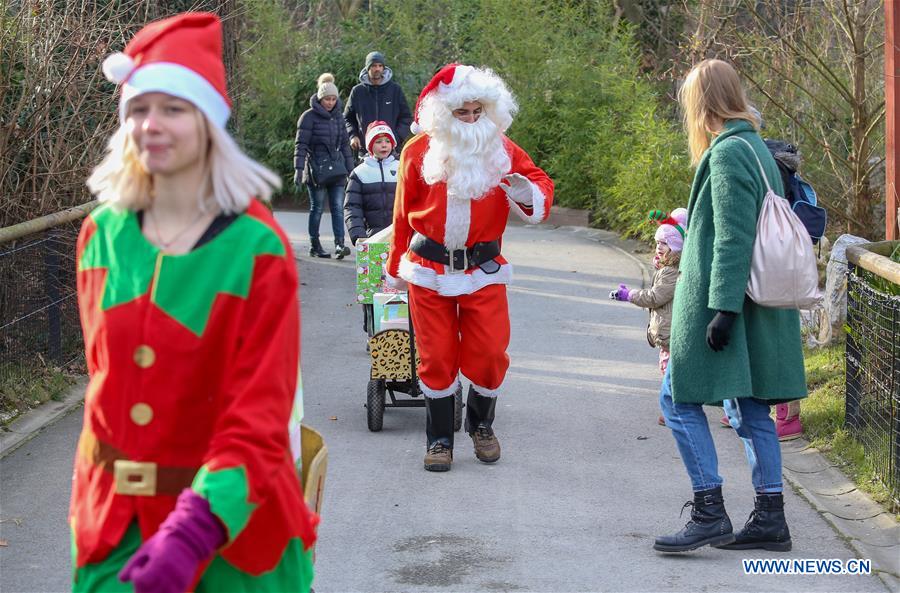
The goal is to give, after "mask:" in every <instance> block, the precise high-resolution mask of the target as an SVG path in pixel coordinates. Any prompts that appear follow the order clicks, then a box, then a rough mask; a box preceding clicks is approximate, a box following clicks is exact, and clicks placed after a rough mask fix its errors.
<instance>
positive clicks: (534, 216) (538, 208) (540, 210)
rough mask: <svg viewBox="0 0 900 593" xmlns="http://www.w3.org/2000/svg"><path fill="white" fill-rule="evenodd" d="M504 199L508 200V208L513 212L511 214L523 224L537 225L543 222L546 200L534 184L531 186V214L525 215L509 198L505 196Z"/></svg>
mask: <svg viewBox="0 0 900 593" xmlns="http://www.w3.org/2000/svg"><path fill="white" fill-rule="evenodd" d="M506 199H507V200H509V207H510V208H511V209H512V210H513V212H515V213H516V216H518V217H519V218H521V219H522V220H524V221H525V222H527V223H530V224H538V223H539V222H541V221H542V220H544V213H545V211H546V210H545V205H546V198H544V194H543V193H542V192H541V190H540V188H538V186H537V185H535V184H534V183H532V184H531V214H527V213H526V212H525V211H524V210H523V209H522V206H520V205H519V204H518V203H517V202H515V201H514V200H513V199H512V198H510V197H509V196H507V197H506Z"/></svg>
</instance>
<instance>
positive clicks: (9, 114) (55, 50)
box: [0, 0, 243, 227]
mask: <svg viewBox="0 0 900 593" xmlns="http://www.w3.org/2000/svg"><path fill="white" fill-rule="evenodd" d="M242 4H243V0H169V1H159V2H149V1H147V0H116V1H113V0H68V1H63V0H22V1H19V2H12V1H9V0H0V227H4V226H8V225H10V224H14V223H16V222H21V221H24V220H28V219H31V218H35V217H37V216H41V215H43V214H48V213H51V212H55V211H58V210H60V209H62V208H65V207H69V206H74V205H76V204H81V203H83V202H86V201H87V200H88V199H89V196H88V195H87V190H86V188H85V186H84V180H85V179H86V178H87V176H88V174H89V171H90V169H91V167H93V166H94V165H95V164H96V163H97V162H98V160H99V158H100V156H101V154H102V151H103V148H104V143H105V141H106V139H107V138H108V137H109V135H110V133H111V132H112V131H113V129H114V128H115V126H116V125H117V116H116V109H115V101H116V96H115V93H116V90H115V87H114V86H113V85H112V84H110V83H108V82H107V81H106V80H105V79H104V78H103V75H102V73H101V64H102V62H103V59H104V58H105V57H106V56H107V55H108V54H109V53H111V52H113V51H119V50H121V49H122V48H123V47H124V45H125V43H126V41H127V40H128V39H130V37H131V36H132V35H133V34H134V33H135V32H136V31H137V30H138V29H139V28H140V27H141V26H143V25H144V24H145V23H147V22H148V21H151V20H153V19H156V18H160V17H163V16H167V15H171V14H174V13H177V12H181V11H184V10H197V9H200V10H214V11H216V12H218V13H219V14H220V15H221V16H222V17H223V22H224V29H225V31H224V32H225V49H226V51H225V61H226V66H227V69H228V71H229V73H233V72H236V71H238V68H237V67H236V62H237V59H238V52H237V41H238V36H239V32H240V21H241V16H242V12H241V11H242ZM231 82H232V84H234V81H233V80H232V81H231Z"/></svg>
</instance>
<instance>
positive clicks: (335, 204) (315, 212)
mask: <svg viewBox="0 0 900 593" xmlns="http://www.w3.org/2000/svg"><path fill="white" fill-rule="evenodd" d="M306 190H307V191H308V192H309V238H310V239H318V238H319V223H321V222H322V213H323V212H324V211H325V199H326V198H327V199H328V208H329V209H330V210H331V231H332V233H334V242H335V243H339V244H341V245H343V244H344V184H343V183H334V184H332V185H313V184H311V183H308V184H306Z"/></svg>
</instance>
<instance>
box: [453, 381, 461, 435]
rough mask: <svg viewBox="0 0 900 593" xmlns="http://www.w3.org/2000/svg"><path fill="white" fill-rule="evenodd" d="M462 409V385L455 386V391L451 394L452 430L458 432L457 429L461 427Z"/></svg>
mask: <svg viewBox="0 0 900 593" xmlns="http://www.w3.org/2000/svg"><path fill="white" fill-rule="evenodd" d="M462 409H463V401H462V385H460V386H459V387H457V388H456V392H455V393H454V394H453V431H454V432H459V429H460V428H462V424H463V417H462Z"/></svg>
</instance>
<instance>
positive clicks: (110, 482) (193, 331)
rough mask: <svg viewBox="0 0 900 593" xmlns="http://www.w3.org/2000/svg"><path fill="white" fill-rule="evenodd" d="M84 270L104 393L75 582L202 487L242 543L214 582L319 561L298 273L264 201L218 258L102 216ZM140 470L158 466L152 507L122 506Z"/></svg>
mask: <svg viewBox="0 0 900 593" xmlns="http://www.w3.org/2000/svg"><path fill="white" fill-rule="evenodd" d="M77 266H78V275H77V278H78V302H79V308H80V313H81V323H82V329H83V331H84V342H85V353H86V358H87V366H88V372H89V374H90V383H89V385H88V389H87V395H86V398H85V413H84V428H83V432H82V435H81V439H80V441H79V446H78V453H77V455H76V459H75V473H74V478H73V488H72V502H71V510H70V522H71V527H72V532H73V538H74V544H75V552H76V553H75V568H76V571H77V569H78V568H80V567H84V566H85V565H87V564H90V563H97V562H100V561H103V560H104V559H105V558H107V557H108V556H109V555H110V554H111V552H113V550H114V549H116V547H117V546H118V545H119V544H120V542H121V541H122V540H123V537H124V536H125V534H126V531H128V530H129V527H130V526H131V525H133V524H135V523H136V524H137V526H138V527H139V529H140V534H141V537H142V539H144V540H146V539H147V538H148V537H150V536H151V535H152V534H153V533H154V532H155V531H156V530H157V528H158V526H159V524H160V523H161V522H162V521H163V520H164V519H165V518H166V516H167V515H168V514H169V512H170V511H171V510H172V509H173V508H174V505H175V499H176V497H177V495H178V493H179V491H180V489H181V488H183V487H188V486H189V487H191V488H193V489H194V490H195V491H196V492H198V493H199V494H200V495H202V496H204V497H205V498H206V499H208V500H209V503H210V508H211V509H212V512H213V513H214V514H215V515H216V516H217V517H218V518H219V519H220V520H221V521H222V524H223V525H224V526H225V528H226V530H227V532H228V539H227V542H226V544H225V545H224V546H223V547H222V548H221V549H220V550H219V551H218V554H217V556H216V558H215V559H214V561H213V567H215V566H216V565H217V564H221V562H222V561H224V562H226V563H227V564H228V565H230V567H233V568H234V569H237V570H238V571H240V572H242V573H246V574H249V575H262V574H263V573H267V572H270V571H272V570H273V569H274V568H275V567H276V566H279V564H280V563H281V562H282V559H283V558H284V557H285V555H286V552H287V551H288V550H289V549H290V550H293V551H296V550H298V549H301V550H302V549H309V548H310V546H312V544H313V543H314V541H315V537H316V535H315V526H316V524H317V522H318V517H316V516H315V514H313V513H311V512H310V511H309V510H307V508H306V505H305V504H304V502H303V495H302V493H301V487H300V482H299V478H298V475H297V471H296V469H295V465H294V461H293V459H292V456H291V452H290V445H289V440H288V419H289V417H290V414H291V407H292V405H293V402H294V394H295V389H296V388H297V376H298V369H299V360H300V315H299V306H298V302H297V285H298V280H297V271H296V267H295V262H294V260H293V255H292V252H291V247H290V244H289V243H288V241H287V239H286V237H285V235H284V233H283V231H282V230H281V229H280V228H279V227H278V225H277V223H276V222H275V220H274V219H273V217H272V215H271V213H270V212H269V211H268V209H267V208H266V207H265V206H263V205H262V204H261V203H259V202H258V201H255V200H254V201H253V202H252V203H251V204H250V206H249V208H248V209H247V211H246V212H244V213H243V214H241V215H239V216H238V217H237V218H235V219H234V220H233V222H231V224H230V225H228V226H227V227H226V228H225V229H224V230H222V231H221V233H219V234H218V235H216V236H215V237H214V238H213V239H211V240H210V241H208V242H207V243H204V244H202V245H200V246H199V247H196V248H195V249H194V250H193V251H190V252H188V253H185V254H181V255H171V254H167V253H165V252H163V251H161V250H160V249H158V248H157V247H156V246H154V245H153V244H151V243H150V242H149V241H147V240H146V239H145V238H144V236H143V235H142V233H141V229H140V225H139V222H138V219H137V216H136V214H135V213H134V212H132V211H128V210H120V209H116V208H113V207H111V206H101V207H99V208H97V209H96V210H94V212H93V213H92V214H91V215H90V216H89V217H88V218H87V219H86V220H85V222H84V225H83V226H82V229H81V234H80V236H79V239H78V244H77ZM131 462H138V465H139V469H141V470H144V471H146V468H147V467H152V469H151V470H150V473H152V474H153V475H152V477H151V479H150V480H149V481H150V483H149V484H145V486H146V487H147V488H149V492H142V493H140V494H134V493H130V494H128V493H123V491H130V488H129V486H128V484H127V482H129V481H133V480H134V479H135V478H134V477H133V476H129V475H127V470H128V468H129V467H130V466H129V463H131ZM150 464H155V466H152V465H150ZM119 470H124V471H122V472H121V474H122V475H120V476H118V477H116V475H115V473H116V472H117V471H119ZM146 478H147V477H146V476H138V478H137V479H138V480H139V481H141V480H144V481H146ZM153 482H155V483H153ZM76 574H77V573H76ZM199 576H200V575H198V577H199Z"/></svg>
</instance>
